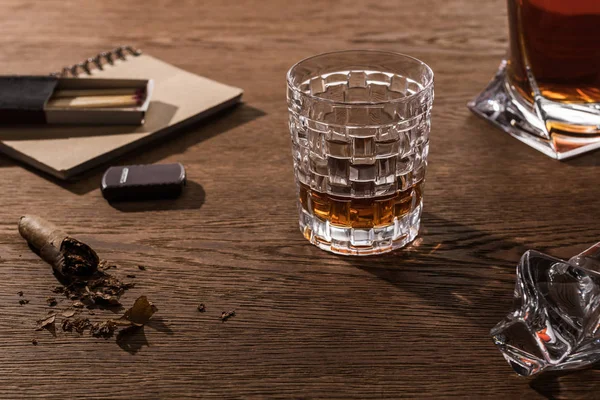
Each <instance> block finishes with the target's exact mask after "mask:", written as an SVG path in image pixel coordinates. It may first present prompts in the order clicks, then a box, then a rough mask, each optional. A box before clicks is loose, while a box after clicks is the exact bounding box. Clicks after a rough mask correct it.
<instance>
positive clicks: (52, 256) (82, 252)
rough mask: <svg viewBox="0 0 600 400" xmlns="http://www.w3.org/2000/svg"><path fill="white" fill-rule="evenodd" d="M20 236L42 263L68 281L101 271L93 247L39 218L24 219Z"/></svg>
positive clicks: (20, 223)
mask: <svg viewBox="0 0 600 400" xmlns="http://www.w3.org/2000/svg"><path fill="white" fill-rule="evenodd" d="M19 233H20V234H21V236H22V237H23V238H24V239H25V240H27V242H28V243H29V244H30V245H31V247H33V248H34V249H35V250H37V251H38V252H39V255H40V257H41V258H42V260H44V261H46V262H47V263H48V264H50V265H51V266H52V268H53V269H54V271H55V272H56V273H58V274H60V275H62V276H64V277H66V278H70V277H77V276H89V275H92V274H93V273H94V272H96V271H97V270H98V262H99V259H98V255H97V254H96V252H95V251H94V250H93V249H92V248H91V247H90V246H88V245H87V244H85V243H83V242H80V241H79V240H77V239H75V238H73V237H71V236H69V235H67V233H65V232H64V231H62V230H61V229H59V228H58V227H57V226H56V225H54V224H52V223H50V222H48V221H46V220H45V219H43V218H41V217H38V216H37V215H24V216H22V217H21V218H20V219H19Z"/></svg>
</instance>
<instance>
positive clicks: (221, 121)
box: [0, 103, 266, 195]
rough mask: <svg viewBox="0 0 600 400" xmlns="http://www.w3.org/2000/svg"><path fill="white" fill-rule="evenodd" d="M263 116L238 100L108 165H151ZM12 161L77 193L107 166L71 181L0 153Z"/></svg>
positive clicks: (6, 162)
mask: <svg viewBox="0 0 600 400" xmlns="http://www.w3.org/2000/svg"><path fill="white" fill-rule="evenodd" d="M265 115H266V113H265V112H264V111H262V110H259V109H258V108H254V107H252V106H249V105H247V104H243V103H242V104H240V105H237V106H235V107H233V108H229V109H226V110H223V111H219V112H218V113H216V114H214V115H212V116H210V117H208V118H205V119H202V120H201V121H197V122H194V123H192V124H190V125H188V126H186V127H183V128H181V129H180V130H179V131H178V132H176V133H174V134H172V135H167V136H166V137H165V138H162V139H158V140H156V141H153V142H151V143H148V144H147V145H143V146H141V147H139V148H137V149H136V150H135V151H131V152H128V153H127V154H124V155H123V156H121V157H118V158H116V159H113V160H112V161H111V162H110V165H126V164H152V163H155V162H158V161H160V160H162V159H164V158H166V157H169V156H171V155H173V154H177V153H182V152H184V151H185V149H187V148H188V147H191V146H193V145H195V144H198V143H200V142H202V141H204V140H206V139H210V138H212V137H214V136H217V135H219V134H221V133H224V132H227V131H229V130H231V129H234V128H236V127H238V126H241V125H243V124H245V123H247V122H250V121H253V120H255V119H258V118H260V117H262V116H265ZM15 164H17V165H20V166H22V167H23V168H25V169H27V170H29V171H32V172H34V173H36V174H38V175H40V176H42V177H43V178H45V179H47V180H49V181H51V182H53V183H55V184H57V185H59V186H61V187H62V188H64V189H67V190H69V191H70V192H72V193H74V194H78V195H84V194H86V193H89V192H91V191H92V190H94V189H98V188H99V187H100V180H101V178H102V174H103V173H104V171H105V169H106V168H107V164H103V165H101V166H98V167H95V168H93V169H91V170H90V171H87V172H85V173H83V174H81V175H78V176H76V177H74V178H73V179H72V181H63V180H60V179H57V178H55V177H53V176H51V175H49V174H46V173H44V172H41V171H39V170H37V169H35V168H33V167H31V166H29V165H27V164H24V163H22V162H20V161H16V160H12V159H10V158H8V157H6V156H3V155H2V156H0V168H1V167H6V166H11V165H15Z"/></svg>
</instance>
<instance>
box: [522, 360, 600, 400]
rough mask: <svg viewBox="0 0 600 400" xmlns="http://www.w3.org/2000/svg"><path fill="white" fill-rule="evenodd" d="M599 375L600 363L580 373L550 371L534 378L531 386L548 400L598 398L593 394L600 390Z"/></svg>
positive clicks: (530, 383)
mask: <svg viewBox="0 0 600 400" xmlns="http://www.w3.org/2000/svg"><path fill="white" fill-rule="evenodd" d="M599 373H600V363H596V364H594V365H593V366H592V367H590V368H587V369H584V370H579V371H549V372H544V373H542V374H540V375H539V376H536V377H535V378H533V379H532V380H531V381H530V382H529V386H530V387H531V388H532V389H533V390H535V391H536V392H538V393H539V394H540V395H542V396H544V397H545V398H547V399H548V400H554V399H559V398H580V399H586V398H597V396H596V395H594V394H593V393H597V392H598V390H600V380H598V376H599V375H598V374H599ZM583 383H585V385H584V384H583Z"/></svg>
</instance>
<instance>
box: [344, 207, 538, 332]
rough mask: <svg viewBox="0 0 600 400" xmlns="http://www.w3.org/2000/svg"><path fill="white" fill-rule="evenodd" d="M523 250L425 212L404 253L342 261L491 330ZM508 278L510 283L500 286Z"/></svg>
mask: <svg viewBox="0 0 600 400" xmlns="http://www.w3.org/2000/svg"><path fill="white" fill-rule="evenodd" d="M526 250H527V248H526V247H525V246H524V245H523V244H522V243H519V242H518V241H515V240H510V239H507V238H504V237H499V236H497V235H494V234H492V233H489V232H484V231H480V230H477V229H475V228H472V227H470V226H467V225H463V224H460V223H457V222H454V221H449V220H447V219H444V218H441V217H438V216H436V215H434V214H430V213H427V212H425V213H424V214H423V218H422V228H421V235H420V236H419V237H418V238H417V239H416V240H415V241H414V242H413V243H412V244H411V245H409V246H407V247H406V248H405V249H404V250H403V251H397V252H393V253H388V254H384V255H381V256H373V257H361V258H347V257H344V261H345V262H350V263H351V264H352V265H354V266H355V267H357V268H360V269H362V270H364V271H367V272H369V273H370V274H373V275H374V276H376V277H378V278H379V279H382V280H384V281H386V282H388V283H390V284H392V285H394V286H397V287H398V288H401V289H402V290H404V291H407V292H409V293H414V294H416V295H418V296H419V298H420V299H421V300H422V301H423V302H424V303H427V304H430V305H433V306H435V307H439V308H441V309H444V310H447V311H450V312H451V313H453V314H458V315H461V316H464V317H468V318H469V319H471V320H473V321H474V322H475V323H476V324H477V325H478V326H482V327H485V328H492V327H493V326H494V325H495V324H496V323H497V322H498V321H500V319H501V318H502V317H504V315H505V314H506V313H507V312H508V311H509V310H510V307H511V304H512V291H513V287H514V280H513V278H512V276H514V271H515V267H516V264H517V262H518V261H519V259H520V257H521V255H522V254H523V253H524V252H525V251H526ZM507 277H511V278H510V283H506V284H499V280H500V279H502V280H506V279H507ZM490 340H491V339H490ZM490 343H491V341H490Z"/></svg>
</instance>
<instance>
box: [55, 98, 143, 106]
mask: <svg viewBox="0 0 600 400" xmlns="http://www.w3.org/2000/svg"><path fill="white" fill-rule="evenodd" d="M142 102H143V100H142V98H141V97H140V96H137V95H134V96H131V95H122V96H80V97H64V98H57V99H55V98H51V99H50V100H48V103H47V104H46V107H45V108H47V109H48V108H125V107H137V106H139V105H140V104H142Z"/></svg>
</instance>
